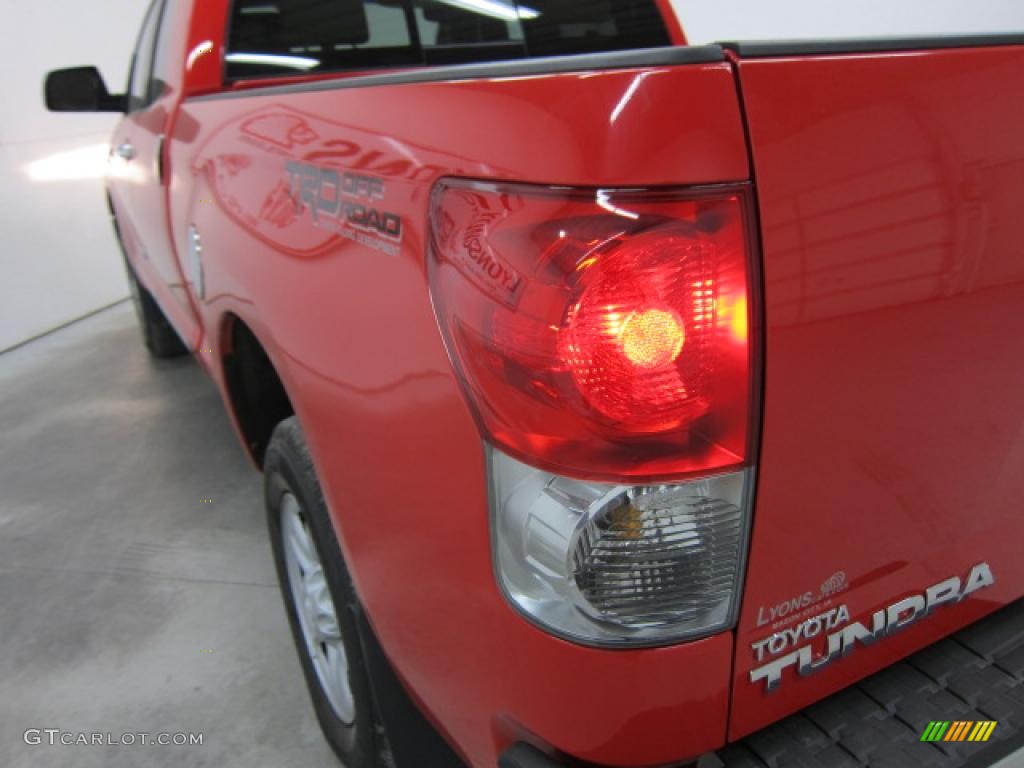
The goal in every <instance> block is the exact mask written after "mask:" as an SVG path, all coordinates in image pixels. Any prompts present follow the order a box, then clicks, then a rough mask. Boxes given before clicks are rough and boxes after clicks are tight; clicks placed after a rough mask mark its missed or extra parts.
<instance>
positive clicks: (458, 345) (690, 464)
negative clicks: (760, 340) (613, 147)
mask: <svg viewBox="0 0 1024 768" xmlns="http://www.w3.org/2000/svg"><path fill="white" fill-rule="evenodd" d="M746 217H747V197H746V189H745V187H743V186H732V187H709V188H702V189H690V190H670V191H665V190H643V191H637V190H622V191H613V190H582V189H566V188H556V189H551V188H544V187H532V186H527V185H518V184H487V183H482V182H471V181H461V180H448V181H444V182H442V183H441V184H439V185H438V186H437V188H436V189H435V192H434V196H433V199H432V207H431V224H432V243H431V250H432V254H431V263H430V282H431V290H432V295H433V299H434V304H435V308H436V311H437V314H438V316H439V319H440V322H441V327H442V330H443V332H444V335H445V341H446V343H447V345H448V348H449V352H450V354H451V357H452V359H453V362H454V364H455V366H456V368H457V370H458V372H459V374H460V377H461V379H462V381H463V384H464V385H465V387H466V389H467V391H468V393H469V397H470V401H471V403H472V405H473V406H474V409H475V412H476V415H477V418H478V420H479V422H480V425H481V427H482V429H483V431H484V432H485V435H486V436H487V437H488V438H489V439H490V440H491V441H492V442H493V443H495V444H496V445H497V446H499V447H501V449H502V450H504V451H506V452H507V453H510V454H512V455H515V456H518V457H520V458H522V459H523V460H524V461H526V462H528V463H531V464H534V465H536V466H541V467H544V468H545V469H549V470H551V471H554V472H559V473H562V474H568V475H572V476H577V477H586V478H591V479H611V480H621V479H631V480H654V479H664V478H670V477H671V478H679V477H683V476H689V475H693V474H698V473H707V472H709V471H717V470H724V469H727V468H732V467H736V466H740V465H742V464H744V463H745V461H746V456H747V450H748V437H749V431H750V430H749V421H750V412H751V406H750V403H751V396H752V395H751V381H750V379H751V376H750V370H751V363H750V359H751V344H750V340H749V337H748V327H749V316H748V315H749V306H750V302H749V301H748V296H749V293H750V280H749V273H750V270H749V261H750V254H749V252H748V243H747V237H746V232H747V227H746Z"/></svg>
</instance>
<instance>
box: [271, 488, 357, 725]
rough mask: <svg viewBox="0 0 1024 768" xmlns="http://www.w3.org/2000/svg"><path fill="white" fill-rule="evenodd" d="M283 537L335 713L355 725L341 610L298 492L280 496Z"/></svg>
mask: <svg viewBox="0 0 1024 768" xmlns="http://www.w3.org/2000/svg"><path fill="white" fill-rule="evenodd" d="M281 539H282V544H283V549H284V558H285V565H286V566H287V570H288V584H289V586H290V587H291V594H292V600H293V602H294V603H295V612H296V613H297V614H298V617H299V626H300V627H302V636H303V638H304V640H305V641H306V642H305V645H306V653H307V654H309V659H310V661H311V662H312V663H313V669H315V670H316V674H317V677H318V678H319V680H320V687H321V688H322V689H323V691H324V694H326V696H327V699H328V701H330V703H331V707H332V708H333V709H334V714H335V715H337V717H338V719H339V720H341V721H342V722H343V723H345V724H346V725H351V723H352V722H353V721H354V720H355V716H356V705H355V698H354V697H353V694H352V684H351V682H349V676H348V657H347V655H346V654H345V644H344V642H343V641H342V639H341V628H340V626H339V624H338V613H337V611H336V610H335V607H334V600H332V599H331V591H330V589H329V588H328V586H327V577H326V575H325V574H324V566H323V563H322V562H321V561H320V556H319V555H318V554H317V551H316V545H315V544H314V543H313V537H312V536H310V533H309V527H308V525H307V524H306V520H305V515H304V514H303V511H302V506H301V505H300V504H299V501H298V499H296V498H295V496H294V495H292V494H291V493H287V492H286V493H285V494H284V495H283V496H282V497H281Z"/></svg>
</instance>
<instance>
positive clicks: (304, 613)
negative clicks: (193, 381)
mask: <svg viewBox="0 0 1024 768" xmlns="http://www.w3.org/2000/svg"><path fill="white" fill-rule="evenodd" d="M264 483H265V493H266V504H267V522H268V525H269V528H270V540H271V545H272V547H273V551H274V561H275V564H276V566H277V575H278V579H279V581H280V583H281V593H282V597H283V598H284V603H285V610H286V611H287V614H288V621H289V623H290V624H291V628H292V636H293V639H294V640H295V647H296V650H297V651H298V653H299V660H300V662H301V664H302V671H303V673H304V674H305V677H306V685H307V687H308V688H309V693H310V696H311V698H312V700H313V708H314V710H315V711H316V715H317V719H318V720H319V721H320V727H321V729H322V730H323V732H324V735H325V736H326V737H327V740H328V742H330V744H331V746H332V747H333V749H334V751H335V752H336V753H337V755H338V757H339V758H341V761H342V762H343V763H344V765H345V766H346V768H378V766H384V765H387V764H388V762H389V760H388V758H387V754H388V751H387V748H386V739H385V738H384V734H383V729H382V728H381V727H380V725H379V721H378V718H377V716H376V712H375V709H374V704H373V698H372V695H371V692H370V682H369V678H368V675H367V671H366V667H365V665H364V661H363V653H362V647H361V645H360V641H359V634H358V629H357V612H358V610H359V606H358V600H357V598H356V594H355V590H354V588H353V586H352V581H351V579H350V578H349V575H348V570H347V569H346V567H345V563H344V561H343V559H342V556H341V549H340V547H339V545H338V540H337V537H336V536H335V533H334V527H333V525H332V524H331V521H330V518H329V516H328V513H327V506H326V504H325V503H324V499H323V494H322V492H321V490H320V484H319V482H318V481H317V479H316V474H315V472H314V470H313V462H312V460H311V458H310V456H309V451H308V449H307V447H306V441H305V438H304V437H303V435H302V431H301V429H300V428H299V425H298V422H297V421H296V419H295V417H294V416H293V417H291V418H288V419H286V420H285V421H283V422H281V423H280V424H279V425H278V426H277V427H276V428H275V430H274V433H273V436H272V437H271V439H270V444H269V445H268V447H267V452H266V458H265V462H264Z"/></svg>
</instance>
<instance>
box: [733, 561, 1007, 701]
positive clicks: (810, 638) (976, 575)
mask: <svg viewBox="0 0 1024 768" xmlns="http://www.w3.org/2000/svg"><path fill="white" fill-rule="evenodd" d="M994 582H995V580H994V578H993V577H992V569H991V568H989V565H988V563H978V564H977V565H976V566H974V567H973V568H971V572H970V573H969V574H968V575H967V578H966V579H964V580H961V579H960V577H959V576H951V577H950V578H948V579H946V580H945V581H940V582H939V583H938V584H933V585H932V586H930V587H928V588H927V589H925V590H924V592H923V593H919V594H914V595H911V596H910V597H905V598H903V599H902V600H898V601H897V602H895V603H893V604H892V605H890V606H888V607H887V608H883V609H881V610H878V611H875V612H874V613H873V614H872V615H871V619H870V627H868V626H865V624H864V623H863V622H861V621H854V622H852V623H850V609H849V608H848V607H847V606H846V605H840V606H839V607H838V608H832V609H830V610H827V611H824V612H822V613H820V614H817V615H815V616H811V617H810V618H808V619H805V620H803V621H801V622H800V623H798V624H796V625H795V626H792V627H788V628H786V629H781V630H779V631H777V632H775V633H774V634H772V635H769V636H768V637H765V638H763V639H761V640H758V641H757V642H755V643H753V644H752V645H751V649H752V650H753V653H754V658H755V659H756V660H757V662H759V663H760V662H764V663H760V666H757V667H755V668H754V669H752V670H751V671H750V682H751V683H758V682H760V681H762V680H763V681H764V687H765V691H766V692H771V691H774V690H775V689H777V688H778V687H779V685H780V684H781V683H782V673H783V672H784V671H785V670H786V669H788V668H789V667H795V668H796V671H797V673H798V674H799V675H801V676H802V677H806V676H807V675H811V674H813V673H815V672H817V671H819V670H821V669H824V668H825V667H827V666H828V665H829V664H831V663H832V662H834V661H836V660H837V659H841V658H844V657H845V656H848V655H849V654H850V653H852V652H853V651H854V650H855V649H856V648H857V644H858V643H859V644H860V645H871V644H872V643H875V642H876V641H878V640H882V639H884V638H886V637H888V636H889V635H892V634H894V633H896V632H898V631H899V630H901V629H904V628H906V627H909V626H910V625H911V624H913V623H915V622H916V621H918V620H920V619H923V618H926V617H928V616H930V615H931V613H932V611H934V610H935V609H936V608H938V607H939V606H941V605H953V604H955V603H958V602H960V601H961V600H963V599H964V598H965V597H967V596H968V595H971V594H973V593H974V592H976V591H978V590H979V589H982V588H984V587H989V586H991V585H992V584H993V583H994ZM801 643H803V644H802V645H801Z"/></svg>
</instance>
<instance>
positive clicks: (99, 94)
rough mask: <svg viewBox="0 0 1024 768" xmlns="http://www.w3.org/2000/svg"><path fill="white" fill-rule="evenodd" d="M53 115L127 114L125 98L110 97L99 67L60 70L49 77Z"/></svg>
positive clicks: (48, 100) (49, 105) (48, 102)
mask: <svg viewBox="0 0 1024 768" xmlns="http://www.w3.org/2000/svg"><path fill="white" fill-rule="evenodd" d="M45 93H46V108H47V109H48V110H50V111H51V112H124V96H121V95H111V94H110V93H109V92H108V91H107V86H106V84H105V83H104V82H103V76H102V75H101V74H100V72H99V70H98V69H96V67H74V68H73V69H57V70H54V71H53V72H50V73H48V74H47V75H46V87H45Z"/></svg>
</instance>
